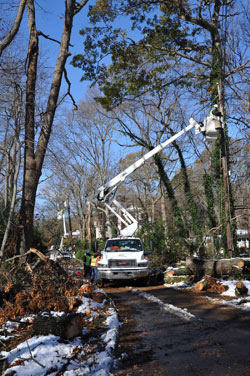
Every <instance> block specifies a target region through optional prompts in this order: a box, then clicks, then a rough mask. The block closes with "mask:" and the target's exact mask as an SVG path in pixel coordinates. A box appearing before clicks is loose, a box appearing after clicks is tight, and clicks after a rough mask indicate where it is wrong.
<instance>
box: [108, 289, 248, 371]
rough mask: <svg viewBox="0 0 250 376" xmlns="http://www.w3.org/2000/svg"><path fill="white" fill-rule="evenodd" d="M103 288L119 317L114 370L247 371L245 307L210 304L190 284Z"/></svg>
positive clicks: (246, 316)
mask: <svg viewBox="0 0 250 376" xmlns="http://www.w3.org/2000/svg"><path fill="white" fill-rule="evenodd" d="M136 289H137V290H141V291H144V293H143V294H144V295H145V293H146V295H147V296H151V297H152V296H153V297H155V298H156V301H152V300H149V299H146V298H145V296H144V295H142V294H140V293H138V291H136ZM104 290H105V291H106V292H107V293H108V294H109V296H110V297H111V298H112V299H113V300H114V302H115V305H116V307H117V310H118V314H119V319H120V321H121V322H122V325H121V328H120V338H119V342H118V346H117V351H116V359H117V360H116V362H115V363H116V367H115V369H114V370H113V371H112V373H113V374H114V375H115V376H125V375H126V376H129V375H145V376H146V375H149V376H153V375H164V376H166V375H167V376H195V375H197V376H198V375H199V376H247V375H250V314H249V313H247V312H243V311H242V310H240V309H237V308H233V307H229V306H226V305H223V304H220V303H217V304H215V303H214V302H212V301H211V300H209V299H208V298H207V297H206V296H207V294H204V293H196V292H193V291H191V290H176V289H172V288H167V287H165V286H153V287H146V288H138V287H134V288H133V289H132V291H131V288H129V287H117V286H109V287H106V288H104ZM157 299H158V300H157ZM159 301H161V302H162V305H160V304H159ZM163 304H165V305H163ZM166 305H174V306H175V307H179V308H180V309H186V312H188V313H190V314H192V315H193V317H192V318H191V319H189V320H186V319H185V315H184V317H183V318H182V317H181V316H176V314H173V313H170V312H169V311H168V310H166V309H165V308H166ZM167 307H168V306H167ZM183 312H185V311H183Z"/></svg>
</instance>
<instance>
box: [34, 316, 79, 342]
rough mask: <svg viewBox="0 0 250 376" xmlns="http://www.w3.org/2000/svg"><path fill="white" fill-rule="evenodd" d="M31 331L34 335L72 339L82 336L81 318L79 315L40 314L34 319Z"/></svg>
mask: <svg viewBox="0 0 250 376" xmlns="http://www.w3.org/2000/svg"><path fill="white" fill-rule="evenodd" d="M32 329H33V332H34V334H43V335H48V334H54V335H55V336H59V337H61V338H65V339H72V338H74V337H78V336H80V335H81V334H82V329H83V322H82V316H81V314H79V313H75V314H72V315H67V314H63V315H62V316H52V315H51V314H49V313H48V314H40V315H38V316H36V318H35V319H34V323H33V327H32Z"/></svg>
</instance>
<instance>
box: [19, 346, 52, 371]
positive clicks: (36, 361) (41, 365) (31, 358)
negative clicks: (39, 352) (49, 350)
mask: <svg viewBox="0 0 250 376" xmlns="http://www.w3.org/2000/svg"><path fill="white" fill-rule="evenodd" d="M26 343H27V346H28V349H29V353H30V358H22V357H21V356H19V357H18V358H19V359H21V360H25V361H27V360H33V362H35V363H37V364H38V365H39V366H40V367H42V368H45V367H46V366H44V365H43V364H41V363H40V362H38V360H36V359H35V358H34V357H33V355H32V352H31V350H30V345H29V343H28V341H26Z"/></svg>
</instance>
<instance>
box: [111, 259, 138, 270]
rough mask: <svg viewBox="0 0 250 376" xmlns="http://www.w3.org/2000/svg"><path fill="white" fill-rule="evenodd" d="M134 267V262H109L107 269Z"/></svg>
mask: <svg viewBox="0 0 250 376" xmlns="http://www.w3.org/2000/svg"><path fill="white" fill-rule="evenodd" d="M131 266H136V260H110V261H109V267H110V268H112V267H117V268H130V267H131Z"/></svg>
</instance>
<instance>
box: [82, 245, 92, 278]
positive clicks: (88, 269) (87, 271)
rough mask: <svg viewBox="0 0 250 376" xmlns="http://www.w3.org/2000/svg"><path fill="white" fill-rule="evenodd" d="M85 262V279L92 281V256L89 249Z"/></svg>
mask: <svg viewBox="0 0 250 376" xmlns="http://www.w3.org/2000/svg"><path fill="white" fill-rule="evenodd" d="M83 262H84V277H85V278H87V279H90V277H91V266H90V263H91V256H90V252H89V250H88V249H87V250H86V252H85V255H84V258H83Z"/></svg>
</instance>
